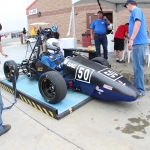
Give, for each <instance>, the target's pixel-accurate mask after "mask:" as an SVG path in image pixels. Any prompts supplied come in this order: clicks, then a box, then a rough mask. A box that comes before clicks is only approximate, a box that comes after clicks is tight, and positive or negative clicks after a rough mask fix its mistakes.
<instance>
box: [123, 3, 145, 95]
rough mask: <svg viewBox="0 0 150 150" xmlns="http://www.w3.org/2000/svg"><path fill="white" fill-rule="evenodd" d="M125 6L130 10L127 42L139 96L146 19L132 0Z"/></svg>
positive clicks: (141, 88) (142, 78)
mask: <svg viewBox="0 0 150 150" xmlns="http://www.w3.org/2000/svg"><path fill="white" fill-rule="evenodd" d="M125 7H126V8H127V9H128V10H129V12H130V17H129V35H130V39H129V44H128V49H129V50H132V58H133V71H134V86H135V87H136V88H137V90H138V91H139V97H141V96H144V94H145V92H146V90H145V87H144V58H145V53H146V49H147V46H148V36H147V27H146V20H145V16H144V13H143V11H142V10H141V9H140V8H138V7H137V3H136V1H134V0H127V1H126V3H125Z"/></svg>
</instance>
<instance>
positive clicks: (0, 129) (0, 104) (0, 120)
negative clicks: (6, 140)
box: [0, 97, 3, 132]
mask: <svg viewBox="0 0 150 150" xmlns="http://www.w3.org/2000/svg"><path fill="white" fill-rule="evenodd" d="M2 109H3V102H2V99H1V97H0V132H1V131H2V130H3V126H2V124H3V121H2Z"/></svg>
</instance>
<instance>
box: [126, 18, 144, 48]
mask: <svg viewBox="0 0 150 150" xmlns="http://www.w3.org/2000/svg"><path fill="white" fill-rule="evenodd" d="M140 26H141V21H140V20H136V21H135V24H134V28H133V32H132V35H131V37H130V39H129V45H128V49H129V50H132V45H133V41H134V39H135V37H136V36H137V34H138V32H139V29H140Z"/></svg>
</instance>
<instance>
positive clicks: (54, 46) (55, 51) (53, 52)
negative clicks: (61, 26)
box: [41, 32, 64, 73]
mask: <svg viewBox="0 0 150 150" xmlns="http://www.w3.org/2000/svg"><path fill="white" fill-rule="evenodd" d="M54 37H55V38H49V39H48V40H47V41H46V48H47V52H45V53H44V55H42V57H41V61H42V62H43V63H44V64H46V65H47V66H49V67H51V68H53V69H56V70H58V71H59V72H60V73H62V63H63V61H64V55H63V53H62V50H61V49H60V46H59V33H58V32H55V34H54Z"/></svg>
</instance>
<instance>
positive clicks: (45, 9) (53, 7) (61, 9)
mask: <svg viewBox="0 0 150 150" xmlns="http://www.w3.org/2000/svg"><path fill="white" fill-rule="evenodd" d="M33 8H38V11H39V12H41V16H40V17H38V16H37V15H33V16H28V24H31V23H35V22H48V23H50V25H49V26H48V27H51V26H52V25H53V24H57V25H58V27H59V32H60V35H61V38H63V37H66V34H67V32H68V27H69V21H70V13H71V0H57V1H55V0H38V1H37V2H36V3H35V4H33V5H32V6H31V7H30V8H29V10H31V9H33ZM102 8H103V11H104V12H105V11H107V12H108V11H111V12H113V11H112V10H111V9H108V8H107V7H105V6H102ZM98 10H99V6H98V5H97V4H94V3H93V4H84V5H79V6H76V7H75V13H78V14H77V15H75V23H76V36H77V39H78V40H80V41H81V34H82V33H84V32H85V31H86V13H96V12H97V11H98ZM143 11H144V13H145V16H146V21H147V27H148V31H150V16H149V13H148V11H149V9H146V8H144V9H143ZM128 17H129V12H128V11H127V10H124V11H121V12H119V13H118V25H120V24H124V23H126V22H128ZM113 19H114V20H115V13H114V12H113ZM43 27H44V26H43ZM45 27H47V26H45ZM30 30H31V26H29V31H30ZM72 36H73V31H72V30H71V35H70V37H72Z"/></svg>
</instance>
